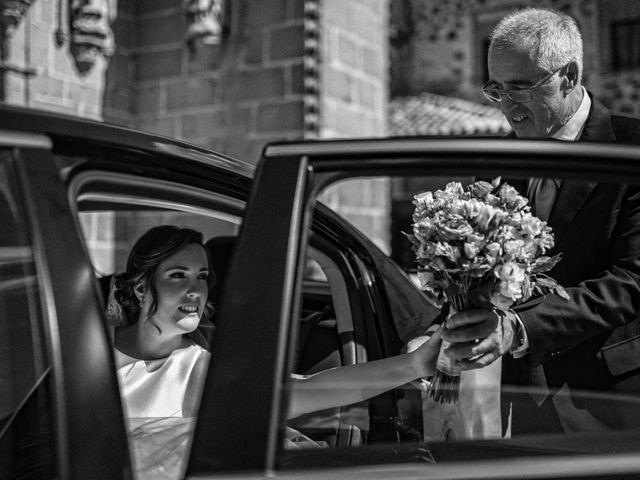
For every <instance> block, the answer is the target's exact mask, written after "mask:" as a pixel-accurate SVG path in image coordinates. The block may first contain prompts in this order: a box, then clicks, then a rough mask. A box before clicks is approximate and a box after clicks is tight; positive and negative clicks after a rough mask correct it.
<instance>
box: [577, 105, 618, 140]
mask: <svg viewBox="0 0 640 480" xmlns="http://www.w3.org/2000/svg"><path fill="white" fill-rule="evenodd" d="M589 97H591V109H590V110H589V117H588V118H587V122H586V123H585V124H584V129H583V130H582V134H581V135H580V138H579V139H578V141H579V142H615V141H616V136H615V134H614V133H613V127H612V125H611V112H610V111H609V110H608V109H607V107H605V106H604V105H602V104H601V103H600V102H599V101H598V100H596V99H595V98H593V96H592V95H591V94H589Z"/></svg>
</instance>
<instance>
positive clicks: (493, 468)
mask: <svg viewBox="0 0 640 480" xmlns="http://www.w3.org/2000/svg"><path fill="white" fill-rule="evenodd" d="M604 159H606V161H604ZM541 174H543V175H548V176H552V177H560V178H578V179H598V180H600V181H607V182H612V183H616V182H617V183H621V182H624V183H630V184H635V185H638V184H640V155H639V152H638V151H637V149H636V148H634V147H623V146H610V145H598V146H595V145H561V144H556V143H554V144H551V143H545V142H526V141H519V142H518V141H495V140H493V141H492V140H478V139H467V140H434V139H431V140H427V139H411V140H409V139H390V140H379V141H371V140H361V141H341V142H308V143H305V142H302V143H300V144H274V145H271V146H269V147H267V148H266V150H265V154H264V157H263V158H262V160H261V163H260V165H259V168H258V171H257V174H256V177H255V181H254V185H253V189H252V194H251V197H250V201H249V203H248V206H247V210H246V214H245V220H244V223H243V228H242V231H241V233H240V235H239V238H238V240H237V244H236V250H235V254H234V257H233V260H232V263H231V267H230V274H229V276H228V278H227V286H226V292H227V294H226V295H225V298H224V301H225V308H224V311H221V312H220V317H219V319H218V320H219V327H218V331H217V335H216V337H215V338H214V343H213V348H212V351H213V356H212V363H211V367H210V369H209V372H208V378H207V384H206V388H205V392H204V395H203V402H202V406H201V410H200V415H199V420H198V424H197V427H196V432H195V436H194V441H193V447H192V452H191V458H190V462H189V466H188V473H190V474H193V475H198V474H204V473H212V472H217V473H218V474H223V473H225V472H227V473H233V472H238V471H240V472H249V471H253V472H262V474H269V475H276V474H278V472H280V471H281V470H282V475H283V476H287V475H288V473H287V469H288V468H296V470H294V472H295V475H301V476H304V475H305V474H309V475H312V474H320V473H319V471H318V468H320V471H322V472H323V473H322V474H329V473H331V474H332V475H334V476H336V477H341V476H344V477H351V478H355V477H356V476H357V477H360V478H367V476H368V475H370V474H371V471H372V470H370V468H371V466H373V465H377V466H378V468H377V469H376V470H375V471H376V472H377V475H379V477H380V478H394V477H396V476H397V475H398V474H399V472H400V471H403V472H404V473H405V474H409V475H411V474H415V475H434V477H433V478H468V475H469V472H470V471H473V469H474V468H476V469H477V470H475V473H474V475H476V476H478V478H484V477H485V476H486V477H488V478H493V477H494V476H495V475H502V476H506V477H508V478H525V477H526V478H530V477H528V476H527V475H528V473H527V472H535V471H537V470H538V469H541V468H544V469H546V471H548V477H549V478H562V477H564V476H565V475H567V474H570V475H572V478H590V477H592V476H595V478H597V476H598V475H606V474H607V472H608V470H607V468H609V467H603V466H602V465H605V464H607V465H610V463H608V462H609V461H610V457H608V456H607V454H615V455H621V457H620V458H623V459H624V460H623V462H622V463H621V464H618V465H623V466H622V467H620V468H615V469H613V470H611V472H613V471H615V473H617V474H620V475H621V478H623V477H624V476H628V478H633V476H634V475H637V473H638V471H639V467H640V465H639V464H638V462H637V461H636V460H634V458H635V455H636V452H637V445H638V438H637V437H635V436H634V435H630V436H629V435H625V436H624V438H625V439H626V440H627V444H626V446H625V447H624V448H620V449H616V448H615V447H612V448H609V449H607V452H602V451H601V446H602V445H601V443H599V442H598V441H595V443H594V437H593V436H589V435H585V436H584V437H580V438H581V441H580V442H578V443H577V445H579V447H576V446H575V445H576V443H573V442H572V440H571V438H566V437H561V438H556V437H550V438H551V440H549V439H548V438H547V437H545V436H543V435H540V436H536V437H535V438H534V439H533V440H531V441H526V440H522V439H508V438H507V439H503V438H498V439H496V438H493V439H485V438H476V439H472V440H477V441H472V442H471V443H468V442H464V441H463V442H459V441H458V442H456V441H451V442H442V443H440V442H436V443H435V444H433V445H432V444H426V443H420V442H418V443H417V444H415V443H414V444H411V445H407V446H404V447H403V446H402V445H399V444H398V443H397V442H391V443H381V444H379V445H373V446H372V448H366V447H364V449H359V447H358V448H355V449H354V448H347V449H346V450H345V449H317V450H313V451H304V452H302V453H299V454H298V456H297V457H296V455H295V454H293V455H289V454H288V453H286V452H285V451H284V449H283V446H282V445H283V439H284V436H285V428H284V427H285V420H284V419H285V413H286V410H287V406H288V401H289V398H288V393H287V392H288V391H287V381H288V378H289V375H290V374H291V373H292V372H293V371H294V368H295V363H296V362H295V352H296V342H297V337H298V336H299V334H300V327H299V322H298V321H297V319H298V317H299V313H300V310H301V301H302V285H303V282H302V278H303V272H304V258H305V255H306V252H307V248H308V247H307V245H309V244H310V237H312V234H311V230H310V228H309V227H310V225H311V223H312V219H313V218H314V217H313V215H314V214H313V212H314V208H315V207H316V206H317V205H318V196H319V194H320V192H321V191H322V190H323V189H324V188H325V187H327V186H328V185H330V184H332V183H334V182H338V181H343V180H345V179H349V178H356V177H376V176H380V177H398V176H405V177H411V178H417V177H424V178H425V179H426V180H425V183H424V185H431V184H430V183H429V182H428V180H429V179H433V178H435V177H437V178H438V179H442V178H445V179H446V178H460V177H467V178H478V177H480V178H489V179H490V178H494V177H498V176H503V177H505V178H509V179H514V180H515V181H524V180H526V179H528V178H529V177H533V176H540V175H541ZM408 201H411V199H410V198H409V199H408ZM274 212H277V214H274ZM316 215H317V213H316ZM344 243H348V240H345V242H344ZM345 250H346V249H345ZM371 251H374V250H371ZM375 257H376V254H373V255H370V258H369V260H370V263H371V265H372V268H368V269H367V268H365V269H364V270H362V269H361V270H360V273H359V276H361V278H364V279H365V281H364V283H369V284H371V283H372V282H371V281H372V280H375V281H377V288H378V292H377V293H374V294H372V295H373V297H372V301H371V305H375V304H376V302H378V303H377V308H372V311H370V312H366V313H365V314H364V315H363V318H365V319H366V320H365V322H366V323H367V325H368V326H369V327H371V326H372V325H375V318H376V315H375V314H374V313H373V311H374V310H375V311H381V310H383V311H386V312H387V314H388V315H390V317H391V322H392V324H393V325H394V326H395V328H396V333H397V329H398V320H399V317H402V316H407V315H420V302H421V300H418V299H415V300H414V302H415V306H414V307H411V308H408V307H407V306H406V304H405V305H404V308H405V310H404V311H403V304H402V303H401V302H397V301H396V302H393V301H391V300H390V298H393V297H394V293H396V292H395V291H394V290H396V291H397V290H398V287H397V286H398V285H402V282H405V281H406V279H405V280H403V281H400V280H396V281H394V280H392V279H393V278H394V277H395V276H396V275H397V276H399V277H403V276H404V274H403V273H401V272H395V273H393V267H392V266H390V265H389V264H388V263H387V262H386V261H384V260H382V259H381V258H375ZM368 275H373V277H368ZM356 276H358V275H356ZM367 278H368V279H367ZM400 290H402V291H404V288H401V289H400ZM424 308H425V309H431V308H432V307H429V306H424ZM412 309H413V310H412ZM433 313H434V312H433V310H432V309H431V310H430V311H429V315H428V316H427V317H428V318H427V319H425V320H424V322H423V324H422V327H424V328H425V329H426V327H428V326H429V322H430V321H432V320H433ZM382 338H384V336H382ZM392 343H393V342H389V344H392ZM389 352H393V349H390V350H389ZM610 400H612V401H615V400H617V399H616V398H615V397H613V398H612V399H610ZM616 405H617V406H618V407H620V408H628V409H630V410H631V411H640V409H638V403H637V399H632V401H630V403H629V404H626V406H625V404H624V402H621V403H617V404H616ZM440 413H442V414H443V415H445V414H446V411H445V410H443V411H439V412H435V414H436V415H438V414H440ZM425 421H426V420H425ZM600 434H601V432H598V434H597V435H600ZM595 438H599V437H595ZM612 438H618V437H615V435H614V436H613V437H612ZM423 440H424V439H423ZM444 440H446V439H444ZM450 440H456V439H450ZM463 440H464V439H463ZM487 440H489V441H488V442H487ZM240 446H241V447H240ZM586 453H588V454H589V455H590V460H591V459H593V461H584V460H585V457H584V456H580V457H575V456H574V455H584V454H586ZM600 453H602V455H600ZM558 454H562V455H566V458H561V459H560V460H558V458H557V455H558ZM514 456H517V457H519V458H520V460H521V463H519V464H517V465H516V464H514V463H513V462H511V461H510V459H512V458H513V457H514ZM549 457H555V459H554V460H552V459H550V458H549ZM474 460H475V461H476V462H477V463H476V464H473V463H469V462H473V461H474ZM488 461H490V463H487V462H488ZM461 462H462V463H461ZM598 462H599V463H598ZM399 463H400V464H404V465H403V466H400V465H398V464H399ZM596 463H598V464H599V465H600V467H599V468H598V469H594V465H595V464H596ZM327 465H332V466H335V467H336V469H334V470H329V469H328V470H327V471H324V470H322V469H323V468H324V467H322V466H327ZM355 465H360V466H361V468H357V467H355V468H349V467H350V466H351V467H353V466H355ZM363 465H364V466H365V467H362V466H363ZM474 465H475V466H474ZM567 465H570V470H569V473H567ZM339 467H344V470H343V469H340V468H339ZM409 472H412V473H411V474H410V473H409ZM257 474H258V475H260V473H257ZM290 474H293V472H290ZM532 475H533V474H532ZM474 478H475V477H474ZM531 478H532V477H531Z"/></svg>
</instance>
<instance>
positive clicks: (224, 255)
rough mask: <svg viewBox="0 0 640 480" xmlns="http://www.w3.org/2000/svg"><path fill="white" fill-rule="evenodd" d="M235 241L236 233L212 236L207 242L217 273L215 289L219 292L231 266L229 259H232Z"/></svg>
mask: <svg viewBox="0 0 640 480" xmlns="http://www.w3.org/2000/svg"><path fill="white" fill-rule="evenodd" d="M235 242H236V237H235V236H234V235H220V236H218V237H212V238H210V239H209V240H208V241H207V243H205V246H206V247H207V249H208V251H209V257H210V258H211V264H212V266H213V270H214V273H215V275H216V286H215V290H216V293H218V294H219V292H220V286H221V285H224V280H225V278H226V275H227V267H228V266H229V260H230V259H231V255H232V253H233V248H234V246H235ZM216 296H217V295H216Z"/></svg>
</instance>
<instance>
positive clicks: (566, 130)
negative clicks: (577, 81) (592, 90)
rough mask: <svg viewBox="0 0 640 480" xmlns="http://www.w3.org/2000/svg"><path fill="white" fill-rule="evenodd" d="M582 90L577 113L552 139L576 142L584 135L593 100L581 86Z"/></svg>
mask: <svg viewBox="0 0 640 480" xmlns="http://www.w3.org/2000/svg"><path fill="white" fill-rule="evenodd" d="M580 88H581V89H582V102H580V106H579V107H578V109H577V110H576V113H574V114H573V116H572V117H571V118H570V119H569V121H568V122H567V123H565V124H564V125H563V126H562V128H560V130H558V131H557V132H556V133H554V134H553V135H551V138H555V139H556V140H563V141H565V142H575V141H576V140H577V139H578V138H579V137H580V134H581V133H582V130H583V129H584V125H585V123H587V117H588V116H589V110H590V109H591V99H590V98H589V94H588V93H587V90H586V89H585V88H584V87H583V86H582V85H580Z"/></svg>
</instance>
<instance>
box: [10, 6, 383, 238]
mask: <svg viewBox="0 0 640 480" xmlns="http://www.w3.org/2000/svg"><path fill="white" fill-rule="evenodd" d="M388 24H389V3H388V0H349V1H348V2H346V1H344V0H135V1H131V0H120V1H119V2H118V1H117V0H0V27H2V34H3V38H4V39H5V42H4V43H3V45H4V46H5V47H4V49H3V51H2V62H3V65H4V70H2V73H0V77H1V80H0V95H2V97H1V98H0V100H2V101H5V102H7V103H11V104H15V105H24V106H28V107H31V108H40V109H45V110H52V111H56V112H62V113H71V114H76V115H80V116H85V117H90V118H94V119H104V120H106V121H109V122H113V123H117V124H121V125H126V126H131V127H135V128H138V129H142V130H147V131H151V132H154V133H157V134H162V135H168V136H172V137H177V138H180V139H183V140H186V141H190V142H193V143H197V144H200V145H203V146H207V147H210V148H213V149H214V150H217V151H219V152H221V153H225V154H227V155H230V156H232V157H236V158H238V159H240V160H243V161H245V162H248V163H256V162H257V161H258V159H259V157H260V153H261V151H262V148H263V147H264V145H265V144H266V143H267V142H269V141H279V140H297V139H309V138H326V137H346V136H349V137H357V136H380V135H385V134H386V133H387V103H388V102H387V92H388V83H389V80H388V76H389V73H388V70H389V65H388V60H387V59H388V56H389V54H388ZM323 199H324V201H326V202H327V203H329V204H330V205H331V206H333V207H334V208H336V209H337V210H338V211H340V212H341V213H342V214H343V215H345V216H346V217H348V218H350V219H351V220H353V221H354V222H355V223H356V224H357V225H359V226H360V227H361V228H362V229H363V230H365V231H366V232H367V233H368V234H369V235H370V236H371V237H372V239H373V240H374V241H376V242H377V243H378V244H379V245H381V246H382V247H384V248H387V247H388V244H389V240H388V238H387V237H388V234H387V233H386V232H387V230H388V228H387V225H388V218H389V208H390V207H389V188H388V185H387V184H386V183H384V182H373V181H361V182H359V184H358V187H357V188H356V189H354V188H353V187H352V186H351V187H345V188H333V189H331V191H329V192H327V193H326V194H325V195H324V196H323ZM92 221H93V222H94V223H95V224H88V225H86V231H87V232H95V235H98V232H100V231H101V230H103V229H101V228H100V222H106V221H109V219H105V218H99V217H96V218H95V219H93V220H92ZM92 235H93V234H92ZM98 240H99V239H98V238H96V239H95V241H96V243H97V242H98Z"/></svg>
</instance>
